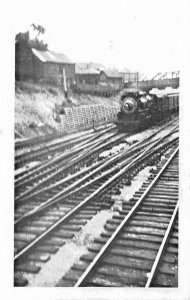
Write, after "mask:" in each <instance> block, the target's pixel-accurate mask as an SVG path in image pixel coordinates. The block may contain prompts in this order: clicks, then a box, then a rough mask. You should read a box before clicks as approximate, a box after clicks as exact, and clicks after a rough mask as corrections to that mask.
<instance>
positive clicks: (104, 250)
mask: <svg viewBox="0 0 190 300" xmlns="http://www.w3.org/2000/svg"><path fill="white" fill-rule="evenodd" d="M178 151H179V147H177V149H176V150H175V151H174V153H173V154H172V155H171V156H170V158H169V159H168V160H167V162H166V163H165V165H164V166H163V167H162V169H161V170H160V172H159V173H158V174H157V176H156V177H155V178H154V180H153V181H152V182H151V184H150V185H149V186H148V188H147V189H146V190H145V192H144V193H143V194H142V195H141V197H140V198H139V200H138V201H137V202H136V204H135V205H134V206H133V207H132V209H131V210H130V212H129V213H128V214H127V216H126V217H125V218H124V220H123V221H122V222H121V223H120V225H119V226H118V227H117V229H116V230H115V231H114V233H113V234H112V236H111V237H110V238H109V239H108V241H107V242H106V244H105V245H104V246H103V247H102V249H101V250H100V252H99V253H98V254H97V255H96V256H95V258H94V260H93V261H92V262H91V263H90V265H89V266H88V268H87V269H86V270H85V272H84V273H83V274H82V276H81V277H80V278H79V280H78V281H77V282H76V284H75V285H74V287H79V286H82V284H83V283H84V282H85V280H86V278H87V276H89V274H90V273H91V272H92V269H93V268H95V266H96V265H97V263H98V262H99V260H100V258H101V257H102V256H103V254H104V253H105V252H106V251H107V250H108V248H109V246H110V244H111V243H112V242H113V240H114V239H115V237H116V236H117V235H118V234H119V233H120V231H121V230H122V228H123V227H124V225H126V223H127V222H129V220H130V219H131V217H132V216H133V214H134V213H135V212H136V210H137V209H138V207H139V205H140V204H141V202H142V201H143V200H144V198H145V197H146V196H147V194H148V193H149V191H150V190H151V188H152V187H153V186H154V185H155V183H156V182H157V181H158V179H159V178H160V177H161V175H162V173H163V172H164V170H165V169H166V167H167V166H168V165H169V164H170V162H171V160H172V159H173V158H174V157H175V156H176V154H177V153H178Z"/></svg>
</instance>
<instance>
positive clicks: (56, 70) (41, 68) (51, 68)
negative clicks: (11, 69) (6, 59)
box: [15, 43, 75, 84]
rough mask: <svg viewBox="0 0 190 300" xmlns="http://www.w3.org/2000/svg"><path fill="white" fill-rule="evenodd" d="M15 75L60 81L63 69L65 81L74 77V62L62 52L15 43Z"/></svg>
mask: <svg viewBox="0 0 190 300" xmlns="http://www.w3.org/2000/svg"><path fill="white" fill-rule="evenodd" d="M15 50H16V54H15V59H16V61H15V73H16V74H15V75H16V79H17V80H25V79H33V80H42V81H43V80H44V81H51V82H54V83H60V82H61V81H62V77H63V70H65V75H66V79H67V82H68V83H69V84H71V83H72V82H73V81H74V79H75V63H73V62H71V60H70V59H69V58H68V57H67V56H66V55H65V54H62V53H56V52H53V51H41V50H37V49H34V48H30V47H29V46H27V45H26V44H23V43H22V44H20V43H18V44H16V49H15Z"/></svg>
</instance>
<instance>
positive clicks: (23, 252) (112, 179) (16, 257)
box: [14, 150, 147, 261]
mask: <svg viewBox="0 0 190 300" xmlns="http://www.w3.org/2000/svg"><path fill="white" fill-rule="evenodd" d="M146 152H147V150H145V151H143V153H141V154H140V155H138V157H136V158H135V160H133V161H132V162H130V163H129V164H128V165H127V166H125V167H124V168H122V169H121V170H120V171H119V172H117V173H116V174H115V175H113V176H112V178H110V179H108V180H107V181H106V182H105V183H103V184H102V185H101V186H100V187H99V188H98V189H97V190H95V191H94V192H93V193H92V194H90V195H89V196H88V197H86V198H85V199H84V200H83V201H82V202H80V203H79V204H78V205H77V206H75V207H74V208H73V209H72V210H70V211H69V212H68V213H66V214H65V215H64V216H63V217H62V218H61V219H59V220H58V221H57V222H55V223H54V224H53V225H52V226H50V227H49V228H48V229H47V230H46V231H45V232H43V233H42V234H40V235H39V236H38V237H37V238H36V239H35V240H34V241H32V242H30V243H29V244H28V245H27V246H26V247H25V248H24V249H22V250H21V251H20V252H19V253H18V254H17V255H16V256H15V257H14V261H16V260H18V259H19V258H20V257H21V256H22V255H25V254H26V253H27V252H28V251H29V250H31V248H33V247H34V246H35V245H36V244H37V243H38V242H39V241H41V240H42V239H43V238H44V237H46V236H47V235H48V234H49V233H50V232H51V231H53V230H54V229H55V228H56V227H57V226H58V225H60V224H61V223H62V222H63V221H65V220H67V219H68V218H69V217H71V216H72V215H73V214H74V213H75V212H76V211H78V210H79V209H80V208H81V207H83V206H84V205H85V204H86V203H88V202H89V201H90V200H91V199H92V198H93V197H94V196H96V195H97V194H98V193H99V192H100V191H102V190H103V189H104V188H105V187H107V186H109V185H110V184H111V183H112V182H113V181H114V180H116V179H117V178H118V177H120V176H121V175H122V174H123V173H124V172H125V171H126V170H127V169H128V168H129V167H130V166H132V165H133V164H134V161H136V162H138V161H139V158H141V157H142V156H143V155H144V153H146Z"/></svg>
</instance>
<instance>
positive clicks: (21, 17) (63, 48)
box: [12, 0, 185, 75]
mask: <svg viewBox="0 0 190 300" xmlns="http://www.w3.org/2000/svg"><path fill="white" fill-rule="evenodd" d="M183 2H184V4H185V1H183V0H159V1H155V0H54V1H52V0H51V1H47V0H46V1H44V0H33V1H24V0H17V1H15V3H16V5H15V7H14V9H13V10H12V16H13V22H12V24H13V25H14V26H13V28H14V33H15V34H16V33H18V32H20V31H26V30H28V29H29V28H30V24H31V23H35V24H40V25H42V26H43V27H44V28H45V30H46V33H45V35H44V38H43V39H44V40H45V42H47V43H48V45H49V49H50V50H53V51H57V52H62V53H64V54H66V55H67V56H68V57H69V58H70V59H71V60H72V61H74V62H90V61H93V62H100V63H103V64H104V65H105V66H110V67H116V68H119V69H120V70H122V69H124V68H128V69H130V70H131V71H139V72H141V73H145V74H146V75H155V74H156V73H158V72H164V71H175V70H179V69H180V59H181V56H180V55H181V53H180V51H181V47H180V25H181V21H182V20H181V12H182V10H183V9H184V7H183Z"/></svg>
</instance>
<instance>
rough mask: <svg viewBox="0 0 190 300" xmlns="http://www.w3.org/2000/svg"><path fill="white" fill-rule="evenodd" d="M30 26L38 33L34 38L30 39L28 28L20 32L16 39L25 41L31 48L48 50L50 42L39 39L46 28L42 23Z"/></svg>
mask: <svg viewBox="0 0 190 300" xmlns="http://www.w3.org/2000/svg"><path fill="white" fill-rule="evenodd" d="M30 26H31V27H33V30H34V31H37V35H36V37H35V38H34V39H30V35H29V30H27V31H26V32H19V33H18V34H17V35H16V38H15V40H16V41H17V42H22V43H25V44H26V45H27V46H29V47H30V48H35V49H38V50H48V44H47V43H45V42H44V41H43V40H40V39H39V35H40V34H44V33H45V28H44V27H43V26H41V25H37V26H36V25H35V24H31V25H30Z"/></svg>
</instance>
